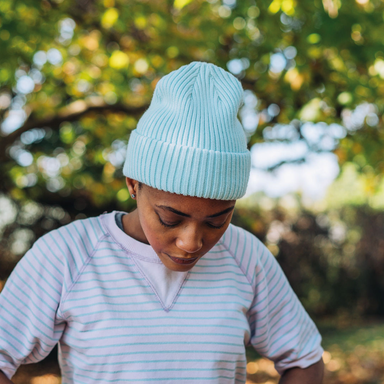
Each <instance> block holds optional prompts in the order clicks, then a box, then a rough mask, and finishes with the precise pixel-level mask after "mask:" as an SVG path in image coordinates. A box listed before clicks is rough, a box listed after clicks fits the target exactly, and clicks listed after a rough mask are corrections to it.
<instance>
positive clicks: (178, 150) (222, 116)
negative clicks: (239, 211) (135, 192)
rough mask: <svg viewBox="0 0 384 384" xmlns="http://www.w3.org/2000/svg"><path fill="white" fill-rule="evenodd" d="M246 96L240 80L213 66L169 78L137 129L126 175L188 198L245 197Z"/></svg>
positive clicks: (247, 166)
mask: <svg viewBox="0 0 384 384" xmlns="http://www.w3.org/2000/svg"><path fill="white" fill-rule="evenodd" d="M242 98H243V88H242V86H241V84H240V82H239V81H238V80H237V79H236V78H235V77H234V76H233V75H231V74H230V73H228V72H226V71H225V70H223V69H222V68H219V67H217V66H216V65H213V64H209V63H202V62H193V63H191V64H189V65H185V66H183V67H181V68H179V69H178V70H176V71H173V72H171V73H170V74H168V75H167V76H164V77H163V78H162V79H161V80H160V81H159V82H158V84H157V86H156V89H155V92H154V95H153V98H152V101H151V105H150V106H149V108H148V110H147V111H146V112H145V113H144V115H143V116H142V117H141V119H140V121H139V123H138V125H137V128H136V129H135V130H134V131H133V132H132V133H131V136H130V139H129V143H128V150H127V158H126V160H125V164H124V169H123V173H124V175H125V176H127V177H130V178H132V179H134V180H137V181H140V182H142V183H144V184H147V185H149V186H151V187H153V188H156V189H160V190H163V191H166V192H172V193H177V194H180V195H185V196H197V197H204V198H208V199H217V200H236V199H238V198H240V197H242V196H244V194H245V191H246V188H247V183H248V179H249V173H250V167H251V156H250V153H249V151H248V149H247V141H246V137H245V133H244V130H243V127H242V126H241V124H240V122H239V120H238V119H237V112H238V109H239V107H240V104H241V102H242Z"/></svg>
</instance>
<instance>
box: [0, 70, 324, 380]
mask: <svg viewBox="0 0 384 384" xmlns="http://www.w3.org/2000/svg"><path fill="white" fill-rule="evenodd" d="M242 94H243V90H242V87H241V85H240V83H239V81H238V80H237V79H236V78H235V77H233V76H232V75H231V74H229V73H228V72H226V71H224V70H222V69H221V68H218V67H216V66H214V65H213V64H207V63H199V62H194V63H191V64H189V65H187V66H184V67H181V68H180V69H179V70H177V71H174V72H172V73H170V74H169V75H167V76H165V77H164V78H162V79H161V80H160V82H159V83H158V85H157V87H156V90H155V94H154V97H153V99H152V102H151V105H150V107H149V109H148V110H147V111H146V113H145V114H144V115H143V117H142V118H141V119H140V121H139V124H138V127H137V129H136V130H135V131H133V132H132V134H131V137H130V140H129V145H128V151H127V159H126V162H125V165H124V174H125V176H126V182H127V186H128V189H129V192H130V194H131V196H132V198H133V199H136V200H137V209H136V210H134V211H133V212H132V213H130V214H125V213H124V212H112V213H109V214H104V215H101V216H99V217H97V218H91V219H86V220H81V221H76V222H74V223H72V224H69V225H67V226H64V227H62V228H60V229H58V230H55V231H52V232H50V233H48V234H47V235H45V236H43V237H42V238H41V239H39V240H38V241H37V242H36V243H35V245H34V246H33V248H32V249H31V250H30V251H29V252H27V254H26V255H25V256H24V258H23V259H22V260H21V262H20V263H19V264H18V266H17V267H16V268H15V271H14V272H13V273H12V275H11V277H10V279H9V280H8V282H7V284H6V286H5V288H4V290H3V292H2V294H1V295H0V370H2V371H3V374H0V376H1V378H0V384H1V383H9V382H10V381H9V379H10V378H11V377H12V375H13V374H14V372H15V370H16V369H17V367H18V366H19V365H20V364H21V363H30V362H36V361H39V360H41V359H42V358H44V357H45V356H46V355H47V354H48V353H49V351H50V350H51V349H52V348H53V347H54V345H55V344H56V343H59V360H60V365H61V368H62V373H63V381H62V382H63V384H65V383H99V382H102V383H107V382H111V383H112V382H113V383H115V382H134V383H149V382H154V381H156V382H159V383H170V382H175V381H176V382H181V383H184V382H185V383H203V382H209V383H245V380H246V370H245V367H246V358H245V346H246V345H253V347H254V348H255V349H256V350H257V351H258V352H260V353H261V354H262V355H264V356H267V357H269V358H270V359H272V360H273V361H274V362H275V366H276V369H277V370H278V372H279V373H280V374H281V375H282V378H281V381H280V382H281V383H295V384H297V383H300V384H305V383H311V384H316V383H321V382H322V375H323V363H322V360H321V356H322V352H323V350H322V348H321V346H320V342H321V337H320V335H319V333H318V331H317V329H316V327H315V325H314V324H313V322H312V321H311V320H310V318H309V317H308V315H307V314H306V312H305V311H304V309H303V307H302V306H301V304H300V303H299V301H298V299H297V297H296V296H295V294H294V293H293V291H292V289H291V288H290V286H289V284H288V282H287V280H286V278H285V276H284V274H283V273H282V271H281V269H280V267H279V265H278V264H277V262H276V261H275V259H274V257H273V256H272V255H271V254H270V253H269V251H268V250H267V248H266V247H264V245H263V244H262V243H261V242H260V241H259V240H258V239H257V238H256V237H254V236H253V235H251V234H250V233H248V232H246V231H245V230H243V229H241V228H238V227H235V226H233V225H231V224H230V221H231V218H232V214H233V209H234V206H235V202H236V199H238V198H240V197H241V196H243V195H244V193H245V190H246V187H247V182H248V178H249V171H250V154H249V151H248V150H247V146H246V138H245V135H244V132H243V129H242V126H241V124H240V122H239V120H238V119H237V112H238V109H239V106H240V103H241V100H242Z"/></svg>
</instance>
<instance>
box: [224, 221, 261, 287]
mask: <svg viewBox="0 0 384 384" xmlns="http://www.w3.org/2000/svg"><path fill="white" fill-rule="evenodd" d="M220 244H221V246H223V247H224V248H225V249H226V250H227V251H228V253H229V254H230V255H231V256H232V257H233V258H234V259H235V260H236V263H237V264H238V266H239V267H240V269H241V270H242V271H243V273H244V274H245V275H246V276H247V278H248V279H249V280H252V279H253V275H254V274H255V271H256V269H257V266H258V265H259V264H260V262H261V260H263V258H264V257H265V255H266V254H269V250H268V248H267V247H266V246H265V245H264V244H263V243H262V242H261V240H260V239H258V238H257V237H256V236H255V235H254V234H252V233H250V232H248V231H247V230H245V229H244V228H241V227H238V226H236V225H233V224H230V225H229V227H228V229H227V230H226V231H225V233H224V235H223V237H222V238H221V240H220Z"/></svg>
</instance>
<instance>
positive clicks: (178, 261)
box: [166, 253, 198, 265]
mask: <svg viewBox="0 0 384 384" xmlns="http://www.w3.org/2000/svg"><path fill="white" fill-rule="evenodd" d="M166 255H167V256H168V257H169V258H170V259H171V260H172V261H173V262H175V263H176V264H182V265H188V264H193V263H194V262H195V261H196V260H197V259H198V257H193V258H189V259H187V258H184V257H174V256H170V255H168V253H166Z"/></svg>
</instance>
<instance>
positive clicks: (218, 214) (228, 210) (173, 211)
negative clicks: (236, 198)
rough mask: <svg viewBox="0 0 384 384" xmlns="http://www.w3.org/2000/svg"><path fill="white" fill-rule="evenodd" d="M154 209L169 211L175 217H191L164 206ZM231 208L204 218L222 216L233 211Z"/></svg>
mask: <svg viewBox="0 0 384 384" xmlns="http://www.w3.org/2000/svg"><path fill="white" fill-rule="evenodd" d="M156 207H158V208H161V209H165V210H167V211H170V212H172V213H175V214H176V215H179V216H184V217H191V215H188V214H186V213H184V212H180V211H178V210H177V209H174V208H172V207H168V206H166V205H156ZM233 208H235V206H234V205H233V206H232V207H229V208H227V209H224V211H221V212H218V213H215V214H213V215H210V216H207V217H206V218H207V219H212V218H213V217H218V216H221V215H224V214H225V213H228V212H231V211H232V210H233Z"/></svg>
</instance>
